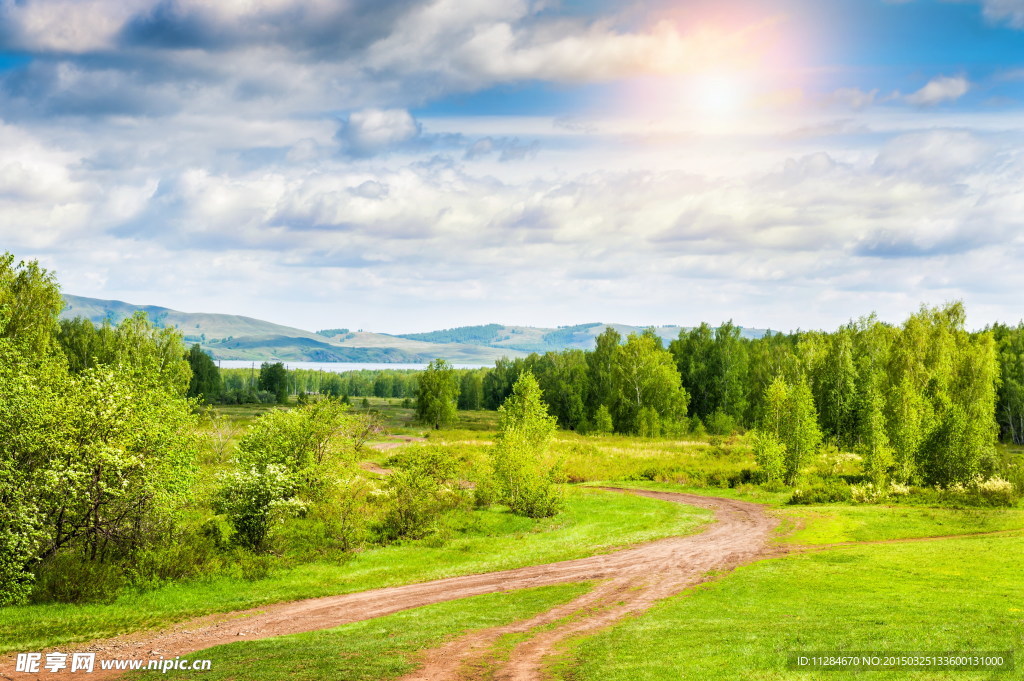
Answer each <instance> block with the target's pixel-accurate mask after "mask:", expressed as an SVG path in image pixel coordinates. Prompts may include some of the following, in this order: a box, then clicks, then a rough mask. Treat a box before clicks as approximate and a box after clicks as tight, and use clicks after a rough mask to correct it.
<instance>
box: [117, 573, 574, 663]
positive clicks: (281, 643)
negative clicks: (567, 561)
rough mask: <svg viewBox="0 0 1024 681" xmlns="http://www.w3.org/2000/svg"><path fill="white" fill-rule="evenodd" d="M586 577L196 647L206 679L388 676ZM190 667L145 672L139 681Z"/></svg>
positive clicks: (527, 612)
mask: <svg viewBox="0 0 1024 681" xmlns="http://www.w3.org/2000/svg"><path fill="white" fill-rule="evenodd" d="M588 589H589V585H588V584H585V583H584V584H562V585H558V586H549V587H541V588H536V589H526V590H523V591H513V592H508V593H497V594H487V595H483V596H475V597H473V598H466V599H462V600H459V601H451V602H447V603H437V604H435V605H429V606H426V607H422V608H415V609H413V610H406V611H404V612H399V613H396V614H393V615H388V616H386V617H380V618H377V619H372V620H367V621H364V622H355V623H353V624H346V625H344V626H341V627H338V628H335V629H328V630H325V631H315V632H309V633H304V634H292V635H289V636H281V637H278V638H273V639H265V640H262V641H243V642H239V643H231V644H228V645H223V646H217V647H215V648H210V649H209V650H204V651H202V652H200V653H196V654H195V655H193V656H191V657H192V658H195V659H208V660H211V661H212V664H211V669H210V671H208V672H203V675H202V676H203V678H204V679H206V680H207V681H231V680H233V679H238V678H245V679H247V680H248V681H278V680H281V681H283V680H285V679H289V680H292V679H294V680H297V681H336V680H337V679H345V680H346V681H383V680H385V679H394V678H397V677H399V676H402V675H403V674H407V673H409V672H410V671H412V670H413V669H415V667H416V666H417V665H416V661H415V656H416V653H417V652H418V651H422V650H428V649H431V648H435V647H437V646H440V645H441V644H443V643H444V642H445V641H447V640H451V639H453V638H456V637H458V636H460V635H462V634H464V633H467V632H469V631H471V630H477V629H484V628H490V627H497V626H502V625H505V624H509V623H511V622H515V621H518V620H523V619H527V618H529V617H532V616H534V615H537V614H539V613H541V612H544V611H546V610H550V609H551V608H553V607H555V606H556V605H560V604H562V603H565V602H568V601H570V600H572V599H574V598H576V597H578V596H581V595H582V594H584V593H585V592H586V591H587V590H588ZM187 674H191V673H190V672H173V671H172V672H168V674H161V673H159V672H144V673H138V674H133V675H132V676H131V677H129V678H132V679H135V680H136V681H143V680H145V679H156V678H173V677H174V676H175V675H177V676H178V677H182V676H185V675H187Z"/></svg>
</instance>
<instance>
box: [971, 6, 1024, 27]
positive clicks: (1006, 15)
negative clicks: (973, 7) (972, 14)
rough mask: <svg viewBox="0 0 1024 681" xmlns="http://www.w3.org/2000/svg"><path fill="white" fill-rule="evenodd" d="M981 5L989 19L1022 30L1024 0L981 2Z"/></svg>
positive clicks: (1023, 24) (1023, 23)
mask: <svg viewBox="0 0 1024 681" xmlns="http://www.w3.org/2000/svg"><path fill="white" fill-rule="evenodd" d="M981 4H982V7H983V8H984V11H985V16H986V17H988V18H989V19H992V20H994V21H1005V22H1006V23H1008V24H1010V25H1011V26H1013V27H1014V28H1024V0H981Z"/></svg>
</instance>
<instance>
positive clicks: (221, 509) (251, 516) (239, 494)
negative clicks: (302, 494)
mask: <svg viewBox="0 0 1024 681" xmlns="http://www.w3.org/2000/svg"><path fill="white" fill-rule="evenodd" d="M297 491H298V485H297V484H296V482H295V480H294V479H293V478H292V477H291V476H290V475H288V473H287V472H285V470H284V468H283V467H281V466H278V465H276V464H269V465H267V466H266V467H265V468H263V469H262V470H260V469H258V468H250V469H249V470H248V471H233V472H231V473H227V474H225V475H223V476H222V485H221V488H220V490H219V491H218V493H217V500H216V503H215V509H216V511H217V512H218V513H223V514H224V515H225V516H226V517H227V521H228V523H230V524H231V527H232V528H233V529H234V535H233V537H232V540H233V541H234V542H235V543H236V544H239V545H240V546H244V547H245V548H247V549H250V550H252V551H264V550H266V549H267V548H268V540H269V538H270V534H271V530H272V529H273V527H274V525H276V524H278V523H280V522H281V521H283V520H284V519H285V518H288V517H292V516H295V515H298V514H300V513H302V512H304V511H305V509H306V506H305V504H304V503H302V502H301V501H299V500H298V499H295V498H294V497H295V494H296V492H297Z"/></svg>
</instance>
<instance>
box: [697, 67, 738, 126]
mask: <svg viewBox="0 0 1024 681" xmlns="http://www.w3.org/2000/svg"><path fill="white" fill-rule="evenodd" d="M689 89H690V93H689V94H690V97H689V99H690V101H691V106H692V108H693V109H694V110H696V111H698V112H699V113H702V114H705V115H709V116H735V115H737V114H739V113H741V111H742V110H743V106H744V104H745V103H746V99H747V92H746V88H745V87H744V83H743V81H742V80H741V79H740V78H738V77H737V76H734V75H731V74H727V73H705V74H701V75H699V76H696V77H695V78H694V79H693V82H692V84H691V86H690V88H689Z"/></svg>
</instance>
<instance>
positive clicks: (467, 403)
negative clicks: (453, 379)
mask: <svg viewBox="0 0 1024 681" xmlns="http://www.w3.org/2000/svg"><path fill="white" fill-rule="evenodd" d="M483 402H484V377H483V372H480V371H467V372H465V373H464V374H462V379H461V381H460V386H459V409H467V410H476V409H480V408H481V407H483Z"/></svg>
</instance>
